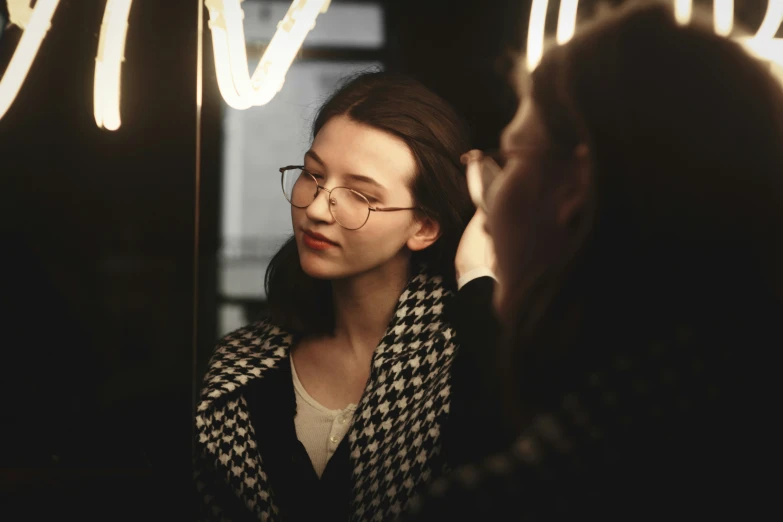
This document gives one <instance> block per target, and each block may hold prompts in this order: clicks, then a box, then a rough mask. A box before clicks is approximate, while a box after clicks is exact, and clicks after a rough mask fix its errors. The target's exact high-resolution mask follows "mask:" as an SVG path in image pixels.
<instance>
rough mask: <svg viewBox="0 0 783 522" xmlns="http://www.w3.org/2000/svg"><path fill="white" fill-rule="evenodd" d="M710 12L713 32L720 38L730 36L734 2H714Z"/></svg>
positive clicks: (718, 0)
mask: <svg viewBox="0 0 783 522" xmlns="http://www.w3.org/2000/svg"><path fill="white" fill-rule="evenodd" d="M712 11H713V14H712V16H713V20H714V21H715V32H716V33H717V34H719V35H721V36H728V35H729V34H731V30H732V28H733V27H734V0H715V1H714V4H713V7H712Z"/></svg>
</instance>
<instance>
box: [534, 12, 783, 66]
mask: <svg viewBox="0 0 783 522" xmlns="http://www.w3.org/2000/svg"><path fill="white" fill-rule="evenodd" d="M548 3H549V2H548V0H533V3H532V5H531V7H530V21H529V25H528V30H527V52H526V57H527V68H528V70H529V71H532V70H533V69H535V68H536V66H537V65H538V64H539V62H540V61H541V57H542V56H543V53H544V32H545V25H546V13H547V7H548ZM578 7H579V3H578V0H560V11H559V13H558V20H557V36H556V40H557V43H558V44H559V45H562V44H564V43H566V42H568V41H569V40H570V39H571V38H572V37H573V35H574V30H575V26H576V12H577V9H578ZM674 16H675V19H676V20H677V23H679V24H680V25H686V24H688V23H690V21H691V18H692V17H693V0H674ZM781 22H783V0H769V2H768V3H767V11H766V14H765V15H764V20H763V21H762V23H761V27H759V30H758V31H757V32H756V34H755V35H754V36H752V37H735V38H733V39H734V40H735V41H737V42H738V43H740V44H742V45H743V47H744V48H745V50H747V51H748V52H749V53H751V54H752V55H754V56H756V57H757V58H760V59H762V60H766V61H768V62H771V65H772V66H774V67H773V72H775V74H776V75H778V76H780V75H781V74H782V73H781V72H780V70H777V72H776V69H775V68H776V67H777V68H783V39H781V38H775V34H776V33H777V32H778V29H779V28H780V24H781ZM713 27H714V31H715V33H717V34H719V35H721V36H729V35H730V34H731V31H732V29H733V28H734V0H713Z"/></svg>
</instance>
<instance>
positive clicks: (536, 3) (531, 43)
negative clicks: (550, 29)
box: [525, 0, 549, 71]
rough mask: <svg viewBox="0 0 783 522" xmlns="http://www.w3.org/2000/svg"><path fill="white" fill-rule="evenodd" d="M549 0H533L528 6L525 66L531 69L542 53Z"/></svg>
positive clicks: (539, 59) (536, 63) (534, 66)
mask: <svg viewBox="0 0 783 522" xmlns="http://www.w3.org/2000/svg"><path fill="white" fill-rule="evenodd" d="M548 4H549V0H533V4H532V5H531V6H530V25H528V29H527V51H526V52H525V55H526V58H527V68H528V69H529V70H531V71H532V70H533V69H535V68H536V66H537V65H538V62H540V61H541V57H542V56H543V55H544V25H545V24H546V8H547V6H548Z"/></svg>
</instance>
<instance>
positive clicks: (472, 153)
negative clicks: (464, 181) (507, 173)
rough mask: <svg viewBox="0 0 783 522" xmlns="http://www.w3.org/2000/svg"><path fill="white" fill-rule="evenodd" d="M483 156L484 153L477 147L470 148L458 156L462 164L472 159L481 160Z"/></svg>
mask: <svg viewBox="0 0 783 522" xmlns="http://www.w3.org/2000/svg"><path fill="white" fill-rule="evenodd" d="M483 157H484V153H483V152H481V151H480V150H478V149H471V150H469V151H468V152H466V153H465V154H463V155H462V156H460V157H459V160H460V162H461V163H462V164H463V165H468V164H470V162H472V161H481V159H482V158H483Z"/></svg>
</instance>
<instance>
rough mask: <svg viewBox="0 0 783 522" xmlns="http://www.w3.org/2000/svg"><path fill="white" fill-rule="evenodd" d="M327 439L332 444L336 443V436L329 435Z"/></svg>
mask: <svg viewBox="0 0 783 522" xmlns="http://www.w3.org/2000/svg"><path fill="white" fill-rule="evenodd" d="M329 440H330V441H332V442H333V443H334V444H337V437H335V436H331V437H329Z"/></svg>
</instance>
